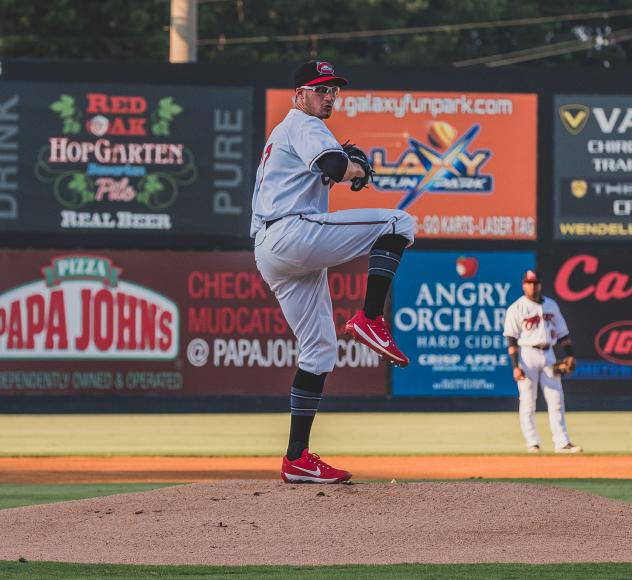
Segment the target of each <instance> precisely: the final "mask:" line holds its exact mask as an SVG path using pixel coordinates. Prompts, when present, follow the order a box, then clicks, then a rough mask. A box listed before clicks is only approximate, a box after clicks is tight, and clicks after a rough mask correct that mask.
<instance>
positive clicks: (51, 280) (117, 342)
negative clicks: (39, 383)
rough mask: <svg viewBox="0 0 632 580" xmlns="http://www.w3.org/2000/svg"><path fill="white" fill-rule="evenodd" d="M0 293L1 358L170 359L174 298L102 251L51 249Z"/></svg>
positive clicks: (175, 350) (175, 335) (175, 340)
mask: <svg viewBox="0 0 632 580" xmlns="http://www.w3.org/2000/svg"><path fill="white" fill-rule="evenodd" d="M41 272H42V277H41V279H40V280H34V281H32V282H29V283H27V284H24V285H21V286H18V287H17V288H13V289H11V290H8V291H5V292H3V293H2V294H0V359H2V358H4V359H33V358H36V359H63V358H73V359H99V358H118V359H139V358H140V359H157V360H160V359H173V358H175V357H176V356H177V354H178V324H179V320H178V319H179V313H178V307H177V305H176V304H175V303H174V302H172V301H171V300H169V299H168V298H166V297H165V296H163V295H161V294H159V293H158V292H155V291H153V290H151V289H148V288H144V287H142V286H139V285H137V284H134V283H131V282H127V281H125V280H122V279H121V273H122V272H121V268H118V267H117V266H116V265H114V264H113V263H112V262H111V261H110V260H109V259H108V258H105V257H103V256H91V255H85V254H75V255H66V256H60V257H55V258H53V259H52V261H51V263H50V264H49V265H48V266H46V267H44V268H42V271H41Z"/></svg>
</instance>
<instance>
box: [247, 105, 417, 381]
mask: <svg viewBox="0 0 632 580" xmlns="http://www.w3.org/2000/svg"><path fill="white" fill-rule="evenodd" d="M331 151H342V147H341V145H340V143H338V141H337V140H336V138H335V137H334V136H333V134H332V133H331V131H329V129H328V128H327V126H326V125H325V123H324V122H323V121H322V120H321V119H319V118H318V117H314V116H311V115H307V114H306V113H303V112H302V111H300V110H298V109H291V110H290V111H289V112H288V114H287V116H286V117H285V119H284V120H283V121H282V122H281V123H280V124H279V125H277V126H276V127H275V128H274V130H273V131H272V133H271V134H270V137H269V138H268V141H267V142H266V144H265V147H264V150H263V154H262V157H261V162H260V164H259V168H258V169H257V178H256V183H255V190H254V194H253V199H252V224H251V230H250V234H251V236H252V237H254V238H255V261H256V263H257V268H258V269H259V271H260V272H261V275H262V276H263V279H264V280H265V281H266V282H267V283H268V285H269V286H270V288H271V289H272V291H273V292H274V293H275V295H276V297H277V299H278V301H279V304H280V305H281V309H282V310H283V314H284V315H285V318H286V319H287V321H288V324H289V325H290V327H291V329H292V331H293V332H294V334H295V335H296V338H297V340H298V345H299V359H298V366H299V367H300V368H301V369H303V370H304V371H307V372H310V373H313V374H321V373H323V372H330V371H332V370H333V368H334V365H335V363H336V356H337V340H336V331H335V327H334V321H333V309H332V305H331V297H330V295H329V286H328V283H327V268H328V267H329V266H335V265H337V264H342V263H344V262H348V261H349V260H352V259H354V258H356V257H358V256H362V255H365V254H368V253H369V251H370V250H371V247H372V246H373V244H374V243H375V241H376V240H377V239H378V238H379V237H380V236H383V235H385V234H400V235H402V236H405V237H406V238H408V240H409V241H410V244H412V242H413V241H414V235H415V234H414V232H415V227H416V225H415V221H414V219H413V218H412V217H411V216H410V215H409V214H408V213H406V212H404V211H400V210H391V209H353V210H344V211H337V212H333V213H328V212H327V207H328V201H329V199H328V197H329V188H330V183H329V179H328V178H327V177H325V175H323V173H322V172H321V170H320V169H319V167H318V165H317V164H316V162H317V161H318V159H319V158H320V157H321V156H322V155H324V154H325V153H328V152H331ZM353 195H356V194H353ZM357 195H359V196H360V195H362V194H361V193H358V194H357ZM277 218H283V219H281V220H279V221H277V222H275V223H274V224H271V225H269V226H266V222H269V221H271V220H275V219H277ZM410 244H409V245H410Z"/></svg>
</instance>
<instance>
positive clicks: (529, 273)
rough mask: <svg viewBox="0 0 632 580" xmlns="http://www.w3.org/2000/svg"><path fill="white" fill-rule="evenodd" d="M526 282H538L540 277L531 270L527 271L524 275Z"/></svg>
mask: <svg viewBox="0 0 632 580" xmlns="http://www.w3.org/2000/svg"><path fill="white" fill-rule="evenodd" d="M524 279H525V282H537V281H538V275H537V274H536V273H535V272H532V271H531V270H527V273H526V274H525V275H524Z"/></svg>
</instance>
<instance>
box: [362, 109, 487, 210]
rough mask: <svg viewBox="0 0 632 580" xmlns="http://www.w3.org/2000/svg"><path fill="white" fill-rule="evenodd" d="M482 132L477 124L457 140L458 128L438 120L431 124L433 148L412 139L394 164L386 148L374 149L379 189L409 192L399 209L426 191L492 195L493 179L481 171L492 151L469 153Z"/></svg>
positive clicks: (376, 178) (429, 136)
mask: <svg viewBox="0 0 632 580" xmlns="http://www.w3.org/2000/svg"><path fill="white" fill-rule="evenodd" d="M479 131H480V125H473V126H472V127H470V128H469V129H468V130H467V131H465V133H463V135H462V136H461V137H459V138H458V139H457V138H456V137H457V131H456V129H455V128H454V127H452V126H451V125H449V124H448V123H444V122H441V121H435V122H433V123H431V124H430V126H429V129H428V135H427V139H428V142H429V143H431V144H432V145H433V146H432V147H431V146H429V145H425V144H424V143H422V142H421V141H417V140H416V139H413V138H412V137H409V138H408V142H409V145H410V147H409V148H408V149H407V150H406V151H404V153H402V155H401V156H400V157H399V159H398V160H397V161H395V162H394V163H391V164H389V163H388V162H387V161H386V153H385V151H384V150H383V149H379V148H378V149H373V150H371V159H372V165H373V169H374V170H375V176H374V182H373V183H374V185H375V187H376V188H377V189H379V190H382V191H405V192H406V195H405V196H404V197H403V198H402V199H401V200H400V202H399V203H398V204H397V209H406V208H407V207H409V206H410V205H412V204H413V203H414V202H415V201H416V200H417V199H418V198H419V197H421V195H422V194H423V193H424V192H428V193H434V194H446V193H448V194H449V193H460V194H463V193H470V194H478V195H481V194H489V193H491V192H492V191H493V188H494V179H493V177H492V176H491V175H483V174H481V172H480V171H481V169H482V167H483V165H485V163H486V162H487V160H488V159H489V158H490V157H491V155H492V154H491V151H489V150H488V149H476V150H473V151H468V147H469V146H470V145H471V143H472V141H473V140H474V138H475V137H476V135H477V134H478V132H479Z"/></svg>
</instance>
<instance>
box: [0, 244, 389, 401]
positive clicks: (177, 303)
mask: <svg viewBox="0 0 632 580" xmlns="http://www.w3.org/2000/svg"><path fill="white" fill-rule="evenodd" d="M0 271H2V273H3V275H2V279H1V280H0V394H2V395H15V394H29V395H33V394H40V393H41V394H48V395H50V394H59V395H80V394H87V395H88V394H121V395H125V394H135V395H138V394H144V393H147V394H154V395H155V394H164V395H285V394H287V393H288V392H289V385H290V383H291V380H292V377H293V376H294V373H295V369H296V362H297V358H298V349H297V345H296V339H295V338H294V336H293V335H292V333H291V331H290V330H289V328H288V326H287V323H286V322H285V318H284V317H283V314H282V312H281V309H280V307H279V305H278V303H277V301H276V299H275V298H274V295H273V294H272V292H271V291H270V289H269V288H268V286H267V285H266V284H265V282H264V281H263V280H262V278H261V277H260V276H259V273H258V272H257V270H256V267H255V263H254V258H253V256H252V254H251V253H249V252H123V251H112V252H80V251H77V252H56V251H35V250H25V251H18V250H16V251H12V250H11V251H9V250H7V251H3V252H0ZM329 283H330V289H331V294H332V300H333V306H334V319H335V323H336V328H337V330H338V333H339V339H338V361H337V365H336V366H337V368H336V370H335V371H334V372H333V373H332V375H331V377H330V378H329V379H328V382H327V386H326V392H327V394H334V395H380V394H384V393H385V392H386V376H387V374H386V367H385V366H384V365H383V364H380V362H379V359H378V358H377V356H376V355H375V354H374V353H373V352H371V351H369V350H368V349H367V348H366V347H364V346H362V345H359V344H357V343H355V342H353V341H351V339H349V338H348V337H345V336H343V335H342V331H343V328H344V323H345V321H346V320H347V319H348V318H349V317H351V316H352V314H353V312H354V311H355V310H356V309H357V308H359V307H360V306H361V304H362V301H363V297H364V289H365V286H366V263H365V261H364V260H359V261H356V262H353V263H350V264H346V265H344V266H342V267H338V268H335V269H332V271H331V272H330V275H329Z"/></svg>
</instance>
